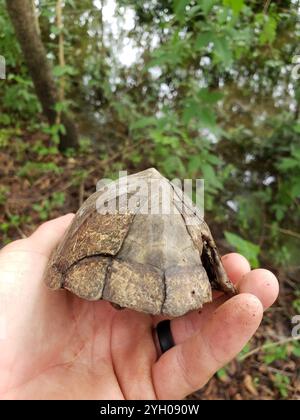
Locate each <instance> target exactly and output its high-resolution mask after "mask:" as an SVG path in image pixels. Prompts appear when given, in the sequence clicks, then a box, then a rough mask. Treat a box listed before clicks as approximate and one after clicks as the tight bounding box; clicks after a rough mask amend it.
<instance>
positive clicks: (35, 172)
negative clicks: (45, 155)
mask: <svg viewBox="0 0 300 420" xmlns="http://www.w3.org/2000/svg"><path fill="white" fill-rule="evenodd" d="M61 172H62V168H59V167H58V166H57V165H56V164H55V163H54V162H31V161H28V162H26V163H25V165H24V166H23V167H22V168H21V169H20V170H19V171H18V176H21V177H26V178H38V177H39V176H40V175H42V174H47V173H55V174H57V175H59V174H60V173H61Z"/></svg>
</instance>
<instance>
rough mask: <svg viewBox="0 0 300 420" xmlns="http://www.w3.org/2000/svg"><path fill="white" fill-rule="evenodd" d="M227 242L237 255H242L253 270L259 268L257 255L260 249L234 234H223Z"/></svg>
mask: <svg viewBox="0 0 300 420" xmlns="http://www.w3.org/2000/svg"><path fill="white" fill-rule="evenodd" d="M225 238H226V240H227V242H228V243H229V244H230V245H232V246H233V247H234V248H235V249H236V250H237V251H238V252H239V253H241V254H242V255H244V256H245V257H246V258H247V259H248V260H249V262H250V264H251V265H252V267H253V268H257V267H258V266H259V262H258V255H259V253H260V247H259V246H258V245H255V244H253V243H252V242H250V241H246V240H245V239H243V238H241V237H240V236H238V235H236V234H235V233H231V232H225Z"/></svg>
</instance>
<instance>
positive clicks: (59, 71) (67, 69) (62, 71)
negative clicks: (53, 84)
mask: <svg viewBox="0 0 300 420" xmlns="http://www.w3.org/2000/svg"><path fill="white" fill-rule="evenodd" d="M76 74H77V71H76V69H74V67H72V66H55V67H54V69H53V75H54V76H55V77H62V76H65V75H69V76H74V75H76Z"/></svg>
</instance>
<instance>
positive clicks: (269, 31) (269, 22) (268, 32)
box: [259, 16, 277, 45]
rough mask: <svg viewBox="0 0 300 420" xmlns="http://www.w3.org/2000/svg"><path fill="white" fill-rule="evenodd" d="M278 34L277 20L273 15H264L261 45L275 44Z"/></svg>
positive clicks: (260, 38) (260, 37)
mask: <svg viewBox="0 0 300 420" xmlns="http://www.w3.org/2000/svg"><path fill="white" fill-rule="evenodd" d="M276 34H277V21H276V19H275V18H274V17H272V16H264V25H263V28H262V31H261V33H260V36H259V43H260V44H261V45H266V44H273V42H274V41H275V39H276Z"/></svg>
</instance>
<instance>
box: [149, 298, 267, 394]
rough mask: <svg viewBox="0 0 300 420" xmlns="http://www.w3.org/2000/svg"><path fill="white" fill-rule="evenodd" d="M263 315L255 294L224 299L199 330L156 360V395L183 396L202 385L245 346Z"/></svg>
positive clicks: (154, 375) (154, 373) (154, 369)
mask: <svg viewBox="0 0 300 420" xmlns="http://www.w3.org/2000/svg"><path fill="white" fill-rule="evenodd" d="M262 315H263V308H262V304H261V302H260V301H259V300H258V299H257V298H256V297H255V296H254V295H249V294H241V295H238V296H235V297H233V298H231V299H230V300H228V301H227V302H225V303H224V304H223V305H222V306H220V307H219V308H218V309H217V310H216V312H215V313H214V315H213V317H212V318H211V320H210V321H209V322H208V323H207V324H206V325H205V326H204V327H203V330H202V331H199V332H198V333H197V334H195V335H193V336H192V337H190V338H189V339H188V340H186V341H185V342H183V343H182V344H180V345H177V346H175V347H173V348H172V349H171V350H169V351H167V352H166V353H165V354H163V355H162V356H161V357H160V359H158V361H157V362H156V363H155V365H154V366H153V381H154V385H155V389H156V394H157V396H158V398H159V399H182V398H184V397H185V396H187V395H189V394H191V393H192V392H194V391H196V390H197V389H200V388H201V387H203V386H204V385H205V384H206V383H207V381H208V380H209V379H210V378H211V376H213V375H214V373H215V372H216V371H218V370H219V369H220V368H221V367H223V366H224V365H226V364H227V363H228V362H229V361H230V360H232V359H233V358H234V357H235V356H236V355H237V354H238V353H239V352H240V351H241V350H242V349H243V348H244V346H245V345H246V343H247V342H248V341H249V340H250V338H251V337H252V336H253V334H254V333H255V331H256V330H257V328H258V327H259V324H260V322H261V320H262Z"/></svg>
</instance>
